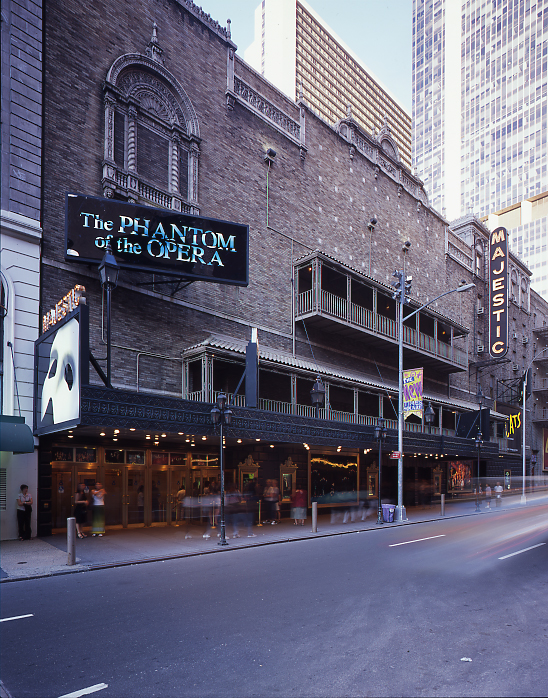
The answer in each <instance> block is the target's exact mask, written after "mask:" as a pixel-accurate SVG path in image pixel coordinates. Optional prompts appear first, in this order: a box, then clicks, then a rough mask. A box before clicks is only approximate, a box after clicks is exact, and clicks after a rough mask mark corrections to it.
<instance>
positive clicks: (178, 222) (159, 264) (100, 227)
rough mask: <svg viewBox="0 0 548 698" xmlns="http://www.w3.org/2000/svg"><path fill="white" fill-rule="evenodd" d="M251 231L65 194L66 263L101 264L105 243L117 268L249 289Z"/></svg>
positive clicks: (109, 201)
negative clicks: (108, 242)
mask: <svg viewBox="0 0 548 698" xmlns="http://www.w3.org/2000/svg"><path fill="white" fill-rule="evenodd" d="M248 239H249V226H247V225H239V224H237V223H229V222H228V221H219V220H215V219H213V218H202V217H200V216H189V215H184V214H181V213H176V212H174V211H171V210H168V209H160V208H152V207H150V206H141V205H137V204H129V203H126V202H124V201H116V200H114V199H102V198H96V197H93V196H83V195H80V194H67V196H66V215H65V243H66V244H65V259H67V260H70V261H72V262H75V261H78V262H85V263H86V264H90V263H92V264H99V263H100V262H101V260H102V258H103V255H104V253H105V248H106V245H107V240H109V241H110V244H111V247H112V254H113V255H114V257H115V258H116V260H117V262H118V263H119V264H120V267H122V268H125V269H133V270H135V271H144V272H149V273H151V274H166V275H169V276H177V277H179V278H181V277H184V278H187V279H190V280H201V281H214V282H216V283H220V284H232V285H235V286H247V285H248V283H249V278H248V271H249V269H248V268H249V262H248V256H249V255H248Z"/></svg>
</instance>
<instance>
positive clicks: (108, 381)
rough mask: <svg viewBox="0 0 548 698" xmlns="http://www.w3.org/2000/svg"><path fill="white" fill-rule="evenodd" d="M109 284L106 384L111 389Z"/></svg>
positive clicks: (108, 286)
mask: <svg viewBox="0 0 548 698" xmlns="http://www.w3.org/2000/svg"><path fill="white" fill-rule="evenodd" d="M110 294H111V290H110V284H108V285H107V383H108V387H109V388H112V383H111V381H110Z"/></svg>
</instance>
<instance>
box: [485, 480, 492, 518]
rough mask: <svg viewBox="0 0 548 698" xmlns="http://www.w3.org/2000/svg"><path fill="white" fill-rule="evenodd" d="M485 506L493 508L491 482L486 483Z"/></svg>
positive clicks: (488, 508) (489, 508)
mask: <svg viewBox="0 0 548 698" xmlns="http://www.w3.org/2000/svg"><path fill="white" fill-rule="evenodd" d="M485 508H486V509H487V510H488V511H490V510H491V486H490V485H489V483H487V484H486V485H485Z"/></svg>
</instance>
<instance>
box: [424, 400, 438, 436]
mask: <svg viewBox="0 0 548 698" xmlns="http://www.w3.org/2000/svg"><path fill="white" fill-rule="evenodd" d="M435 418H436V413H435V412H434V408H433V407H432V403H431V402H429V403H428V407H427V408H426V409H425V410H424V421H425V422H426V423H427V424H428V433H429V434H431V433H432V424H433V423H434V419H435Z"/></svg>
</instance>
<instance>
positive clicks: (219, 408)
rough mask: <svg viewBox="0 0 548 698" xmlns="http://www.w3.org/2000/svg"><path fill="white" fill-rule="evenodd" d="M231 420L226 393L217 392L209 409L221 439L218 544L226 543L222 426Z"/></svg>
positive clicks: (228, 423)
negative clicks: (217, 426)
mask: <svg viewBox="0 0 548 698" xmlns="http://www.w3.org/2000/svg"><path fill="white" fill-rule="evenodd" d="M231 420H232V410H230V409H229V408H228V407H227V406H226V395H225V394H224V393H219V394H218V395H217V405H216V406H215V407H214V408H213V409H212V410H211V421H212V422H213V424H214V425H217V424H218V425H219V430H220V440H221V445H220V453H219V467H220V471H221V538H220V540H219V545H228V543H227V540H226V527H225V461H224V449H223V426H224V425H225V424H226V425H227V426H230V422H231Z"/></svg>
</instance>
